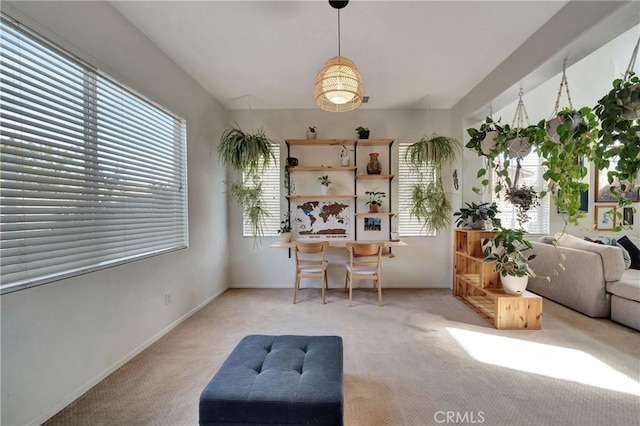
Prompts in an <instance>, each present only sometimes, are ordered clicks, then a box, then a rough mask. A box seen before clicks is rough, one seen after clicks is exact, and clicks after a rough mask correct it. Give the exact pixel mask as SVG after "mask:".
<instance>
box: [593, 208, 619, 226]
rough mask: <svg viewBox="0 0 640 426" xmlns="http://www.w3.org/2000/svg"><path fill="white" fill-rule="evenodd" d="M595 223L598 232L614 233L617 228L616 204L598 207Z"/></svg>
mask: <svg viewBox="0 0 640 426" xmlns="http://www.w3.org/2000/svg"><path fill="white" fill-rule="evenodd" d="M595 221H596V223H595V229H596V231H613V228H615V227H616V206H615V205H614V204H611V205H596V206H595Z"/></svg>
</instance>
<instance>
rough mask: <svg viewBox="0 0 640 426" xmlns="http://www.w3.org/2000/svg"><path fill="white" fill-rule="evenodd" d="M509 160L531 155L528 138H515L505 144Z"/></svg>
mask: <svg viewBox="0 0 640 426" xmlns="http://www.w3.org/2000/svg"><path fill="white" fill-rule="evenodd" d="M507 146H508V147H509V158H519V157H522V158H524V157H526V156H527V155H529V154H530V153H531V145H530V144H529V138H528V137H517V138H514V139H511V140H510V141H508V142H507Z"/></svg>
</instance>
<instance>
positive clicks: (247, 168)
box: [218, 127, 275, 247]
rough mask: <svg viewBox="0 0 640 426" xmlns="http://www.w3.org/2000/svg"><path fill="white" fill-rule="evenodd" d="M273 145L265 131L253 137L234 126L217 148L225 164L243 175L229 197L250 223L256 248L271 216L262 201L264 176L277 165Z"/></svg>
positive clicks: (260, 131)
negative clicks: (266, 171)
mask: <svg viewBox="0 0 640 426" xmlns="http://www.w3.org/2000/svg"><path fill="white" fill-rule="evenodd" d="M273 145H274V143H273V142H272V141H271V140H270V139H268V138H267V136H266V135H265V134H264V131H263V130H262V129H260V130H259V131H258V132H257V133H256V134H250V133H245V132H243V131H242V130H240V129H238V128H235V127H234V128H230V129H227V130H225V131H224V133H223V134H222V137H221V138H220V145H219V146H218V155H219V160H220V161H221V162H222V164H224V165H228V166H230V167H231V168H232V169H233V170H234V171H236V172H238V173H239V174H240V176H241V178H240V180H239V181H236V182H232V183H231V187H230V194H231V196H232V197H233V198H234V199H235V200H236V202H237V203H238V205H239V206H240V207H242V209H243V214H244V217H245V219H246V220H247V221H249V223H250V224H251V230H252V235H253V238H254V247H255V243H256V240H260V241H262V236H263V235H264V219H265V218H266V217H268V216H270V214H269V212H268V211H267V209H266V206H265V203H264V200H263V199H262V193H263V191H262V178H261V174H262V172H263V171H264V169H265V168H267V167H268V166H269V164H270V163H271V162H275V155H274V153H273ZM243 178H244V180H243ZM245 180H250V181H251V184H250V185H248V184H246V183H245Z"/></svg>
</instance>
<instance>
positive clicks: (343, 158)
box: [340, 155, 349, 166]
mask: <svg viewBox="0 0 640 426" xmlns="http://www.w3.org/2000/svg"><path fill="white" fill-rule="evenodd" d="M340 161H341V162H342V165H343V166H348V165H349V156H348V155H346V156H344V157H340Z"/></svg>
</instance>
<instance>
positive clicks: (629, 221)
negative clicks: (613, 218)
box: [622, 207, 633, 226]
mask: <svg viewBox="0 0 640 426" xmlns="http://www.w3.org/2000/svg"><path fill="white" fill-rule="evenodd" d="M622 224H623V225H624V226H632V225H633V207H625V208H624V209H622Z"/></svg>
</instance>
